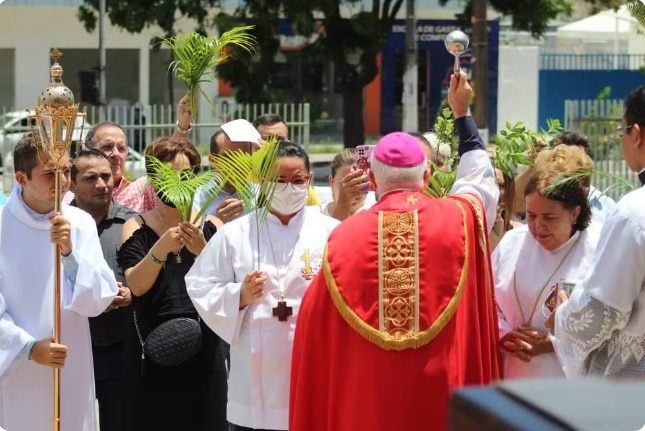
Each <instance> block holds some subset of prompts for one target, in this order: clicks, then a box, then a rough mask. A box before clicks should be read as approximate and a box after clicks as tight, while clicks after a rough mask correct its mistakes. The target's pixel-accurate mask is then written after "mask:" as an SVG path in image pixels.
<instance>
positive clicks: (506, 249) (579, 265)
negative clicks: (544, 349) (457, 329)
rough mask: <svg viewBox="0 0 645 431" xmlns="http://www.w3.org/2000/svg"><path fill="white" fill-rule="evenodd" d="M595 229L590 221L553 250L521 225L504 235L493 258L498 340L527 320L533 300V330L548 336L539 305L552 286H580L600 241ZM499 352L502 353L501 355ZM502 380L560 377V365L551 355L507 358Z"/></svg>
mask: <svg viewBox="0 0 645 431" xmlns="http://www.w3.org/2000/svg"><path fill="white" fill-rule="evenodd" d="M579 235H581V236H582V237H581V238H580V242H579V243H578V244H577V245H576V248H575V249H574V250H573V251H572V252H571V253H570V254H569V256H568V257H567V259H566V260H565V261H564V263H563V264H562V266H561V267H560V269H558V271H557V272H556V273H555V274H554V275H553V277H552V278H551V280H550V281H549V283H548V285H547V287H546V288H545V289H544V291H543V292H542V294H541V295H540V297H539V299H537V295H538V293H539V292H540V289H541V288H542V286H543V285H544V283H545V282H546V281H547V278H548V277H549V276H550V275H551V273H553V271H554V270H555V269H556V268H557V266H558V264H559V263H560V262H561V261H562V259H563V257H564V256H565V255H566V253H567V252H568V251H569V249H570V248H571V247H572V245H573V244H574V243H575V242H576V240H577V239H578V236H579ZM598 236H599V232H598V226H596V225H594V224H593V223H592V224H591V225H590V226H589V227H588V228H587V229H586V230H584V231H582V232H578V233H576V234H574V235H573V236H572V237H571V238H569V240H568V241H567V242H566V243H564V245H562V246H560V247H559V248H558V249H557V250H555V251H548V250H546V249H545V248H544V247H542V246H541V245H540V244H539V243H538V242H537V241H536V240H535V239H534V238H533V236H532V235H531V233H530V232H529V229H528V226H526V225H523V226H520V227H517V228H515V229H512V230H510V231H508V232H507V233H506V234H505V235H504V237H503V238H502V240H501V241H500V243H499V245H498V246H497V247H496V248H495V251H494V252H493V254H492V258H491V260H492V266H493V277H494V281H495V295H496V298H497V307H498V317H499V337H500V339H501V338H502V337H503V336H504V335H506V334H507V333H508V332H510V331H511V330H513V329H514V328H517V327H518V326H521V325H522V322H523V318H522V312H523V313H524V318H525V319H529V316H530V315H531V309H532V308H533V304H534V303H535V301H536V299H537V301H538V302H537V306H536V308H535V313H534V315H533V320H532V326H533V327H535V328H538V329H541V330H542V331H544V332H548V330H547V328H546V326H545V324H544V323H545V321H546V317H545V313H547V316H548V315H550V314H551V313H550V311H548V309H545V310H544V311H543V304H544V303H545V301H546V299H547V298H548V296H549V295H550V293H551V288H552V287H553V286H554V285H555V284H556V283H561V282H562V281H567V282H571V283H576V284H577V283H580V281H582V279H583V277H584V275H585V274H586V273H587V272H588V271H589V269H590V265H591V260H592V258H593V252H594V250H595V248H596V244H597V243H598ZM514 272H516V273H517V293H518V297H519V301H520V303H521V304H522V312H520V309H519V306H518V304H517V299H516V297H515V291H514V289H513V273H514ZM504 352H505V351H504V349H502V353H504ZM503 366H504V377H505V378H509V379H517V378H529V377H564V373H563V371H562V366H561V365H560V362H559V361H558V358H557V357H556V355H555V353H548V354H543V355H538V356H535V357H533V358H532V359H531V362H528V363H527V362H524V361H522V360H520V359H517V358H514V357H512V356H510V355H505V354H504V355H503Z"/></svg>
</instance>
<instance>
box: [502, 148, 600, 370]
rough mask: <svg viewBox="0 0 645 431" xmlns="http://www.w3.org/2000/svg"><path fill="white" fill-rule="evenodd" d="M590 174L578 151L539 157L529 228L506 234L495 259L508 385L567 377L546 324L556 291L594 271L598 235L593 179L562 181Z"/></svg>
mask: <svg viewBox="0 0 645 431" xmlns="http://www.w3.org/2000/svg"><path fill="white" fill-rule="evenodd" d="M592 168H593V162H592V161H591V159H590V158H589V157H588V156H587V155H586V154H585V153H584V151H583V150H581V149H580V148H577V147H566V146H558V147H556V148H555V149H554V150H546V151H543V152H541V153H540V155H539V156H538V158H537V160H536V162H535V173H534V174H533V176H532V178H531V179H530V180H529V182H528V184H527V187H526V190H525V201H526V214H527V217H526V219H527V225H524V226H521V227H518V228H515V229H513V230H511V231H509V232H507V233H506V235H504V237H503V238H502V240H501V242H500V243H499V245H498V246H497V248H496V249H495V251H494V252H493V255H492V266H493V274H494V280H495V294H496V297H497V304H498V312H499V313H498V315H499V326H500V347H501V349H502V356H503V363H504V377H505V378H511V379H513V378H524V377H526V378H529V377H564V373H563V371H562V366H561V365H560V363H559V361H558V358H557V356H556V355H555V353H554V350H553V345H552V342H551V341H552V340H551V338H550V337H549V335H548V331H547V328H546V326H545V321H546V318H547V317H548V316H549V315H550V314H551V312H552V311H553V309H554V307H555V305H556V298H557V291H558V289H559V288H560V289H561V288H563V286H566V285H569V286H570V285H575V284H576V283H578V282H579V281H581V280H582V278H583V277H584V275H585V273H586V272H588V271H589V269H590V264H591V259H592V257H593V253H594V250H595V248H596V244H597V242H598V228H597V227H596V226H594V225H592V226H590V227H589V224H590V220H591V209H590V208H589V203H588V200H587V193H586V192H585V190H586V189H585V187H588V186H589V183H590V181H591V179H590V177H584V178H581V179H576V180H570V181H567V182H565V183H558V181H561V180H562V178H566V177H569V176H571V175H573V174H574V173H576V172H579V171H580V170H582V169H584V170H586V169H592ZM588 227H589V228H588Z"/></svg>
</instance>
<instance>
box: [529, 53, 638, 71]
mask: <svg viewBox="0 0 645 431" xmlns="http://www.w3.org/2000/svg"><path fill="white" fill-rule="evenodd" d="M643 67H645V55H629V54H542V55H540V70H639V69H642V68H643Z"/></svg>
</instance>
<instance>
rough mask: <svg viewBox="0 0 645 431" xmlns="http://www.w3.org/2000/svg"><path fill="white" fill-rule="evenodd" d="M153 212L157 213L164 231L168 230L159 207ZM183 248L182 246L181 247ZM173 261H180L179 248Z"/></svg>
mask: <svg viewBox="0 0 645 431" xmlns="http://www.w3.org/2000/svg"><path fill="white" fill-rule="evenodd" d="M155 212H156V213H157V217H159V221H160V222H161V225H162V226H163V228H164V232H165V231H167V230H168V225H167V224H166V221H165V220H164V219H163V217H161V212H159V207H157V208H155ZM182 250H183V247H182ZM175 262H177V263H181V250H179V252H178V253H175Z"/></svg>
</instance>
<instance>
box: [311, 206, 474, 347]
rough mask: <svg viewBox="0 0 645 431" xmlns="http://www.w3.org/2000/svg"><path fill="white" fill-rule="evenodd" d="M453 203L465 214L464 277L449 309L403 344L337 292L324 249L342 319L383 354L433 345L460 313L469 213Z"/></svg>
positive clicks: (329, 283)
mask: <svg viewBox="0 0 645 431" xmlns="http://www.w3.org/2000/svg"><path fill="white" fill-rule="evenodd" d="M454 203H455V204H456V205H457V206H458V207H459V209H460V210H461V213H462V219H463V224H464V247H465V255H464V264H463V266H462V268H461V276H460V279H459V284H458V286H457V290H456V291H455V294H454V295H453V296H452V298H450V301H449V302H448V304H447V305H446V308H445V309H444V310H443V311H442V312H441V314H440V315H439V316H438V317H437V319H436V320H435V321H434V322H433V323H432V325H430V327H428V329H426V330H424V331H421V332H418V333H417V334H415V335H413V336H411V337H409V338H405V339H403V340H398V339H395V338H394V337H392V336H390V335H389V334H387V333H385V332H380V331H379V330H377V329H375V328H373V327H372V326H371V325H369V324H367V323H366V322H364V321H363V320H362V319H361V318H360V317H359V316H358V315H357V314H356V313H355V312H354V310H353V309H352V308H351V307H350V306H348V305H347V303H346V302H345V299H343V296H342V295H341V293H340V291H339V290H338V285H337V284H336V280H335V279H334V275H333V274H332V272H331V268H330V266H329V259H328V252H329V250H328V246H325V253H324V255H323V274H324V275H325V281H326V282H327V289H328V290H329V294H330V295H331V298H332V300H333V301H334V304H335V305H336V308H337V309H338V312H339V313H340V315H341V316H342V317H343V319H345V321H346V322H347V324H348V325H349V326H350V327H351V328H352V329H354V330H355V331H356V332H358V334H359V335H361V336H362V337H363V338H365V339H366V340H368V341H370V342H371V343H374V344H376V345H377V346H378V347H380V348H381V349H384V350H405V349H418V348H419V347H422V346H424V345H426V344H428V343H429V342H430V341H432V340H433V339H434V338H435V337H436V336H437V335H438V334H439V333H440V332H441V331H442V330H443V328H445V327H446V325H447V324H448V322H450V319H452V316H454V314H455V312H456V311H457V306H458V305H459V301H460V299H461V295H462V293H463V288H464V285H465V284H466V279H467V277H468V261H469V258H470V256H469V252H470V251H469V247H470V241H471V238H470V232H469V229H468V223H467V221H468V220H467V215H466V210H465V209H464V206H463V204H462V203H461V202H457V201H454Z"/></svg>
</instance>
